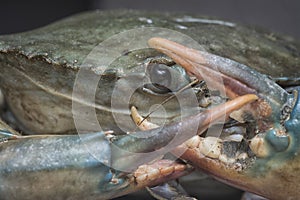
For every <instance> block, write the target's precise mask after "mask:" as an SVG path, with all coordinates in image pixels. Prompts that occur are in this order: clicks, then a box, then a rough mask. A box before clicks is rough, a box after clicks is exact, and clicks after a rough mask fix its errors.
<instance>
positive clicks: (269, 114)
mask: <svg viewBox="0 0 300 200" xmlns="http://www.w3.org/2000/svg"><path fill="white" fill-rule="evenodd" d="M154 26H161V27H164V28H168V29H175V30H176V31H180V32H182V33H185V34H187V35H189V36H190V37H192V38H193V39H194V40H196V41H197V42H198V43H200V44H201V46H202V47H203V49H201V51H199V50H194V49H191V48H187V47H184V46H182V45H180V44H178V43H174V42H172V41H169V40H166V39H162V38H152V39H150V38H149V39H150V40H149V42H148V43H149V45H150V47H152V48H153V49H139V50H132V51H131V50H130V49H128V46H126V44H125V43H124V44H122V43H118V40H115V42H116V43H115V45H117V47H118V49H119V50H121V52H122V54H120V56H119V58H118V59H116V60H115V61H114V62H113V63H112V64H111V66H110V67H108V66H105V69H102V68H101V66H96V65H93V64H94V63H93V62H94V60H93V59H95V58H94V57H93V58H92V59H90V60H89V61H92V63H91V64H90V65H85V64H86V63H85V60H84V59H85V58H86V56H88V54H89V52H90V51H92V49H93V48H94V47H95V46H96V45H97V44H99V43H101V42H103V41H104V39H106V38H107V37H109V36H111V35H113V34H116V33H119V32H122V31H125V30H128V29H133V28H141V27H142V28H144V27H150V28H151V27H154ZM139 30H140V29H139ZM157 34H158V35H161V34H159V33H157ZM153 36H155V35H153ZM153 36H152V37H153ZM131 40H132V39H131ZM121 41H122V40H121ZM184 41H185V40H182V41H181V42H182V44H185V43H184ZM144 43H145V44H146V43H147V41H144ZM111 48H113V46H111ZM204 50H206V51H208V52H211V53H213V54H211V53H205V52H204ZM166 55H167V56H166ZM217 55H218V56H217ZM107 56H108V57H109V56H110V54H107ZM221 56H222V57H221ZM225 57H226V58H225ZM298 57H299V46H298V45H297V43H296V42H293V41H292V40H291V39H290V38H284V37H281V36H277V35H274V34H270V33H268V32H265V31H259V30H256V29H255V28H254V29H251V28H247V27H243V26H240V25H237V24H235V23H231V22H224V21H221V20H216V19H205V20H204V19H203V18H200V17H199V16H186V15H177V14H166V15H164V14H157V13H141V12H137V11H120V12H118V13H115V12H98V11H97V12H91V13H85V14H81V15H77V16H74V17H71V18H68V19H65V20H62V21H61V22H57V23H54V24H52V25H49V26H46V27H44V28H40V29H38V30H35V31H30V32H26V33H21V34H15V35H8V36H2V37H1V38H0V66H1V70H2V73H1V74H0V87H1V91H2V93H3V96H4V98H5V106H4V108H3V110H2V112H1V118H2V120H1V124H0V125H1V129H2V130H1V132H0V134H1V135H2V136H3V137H2V138H1V141H0V160H1V164H0V168H1V171H0V197H1V199H34V198H39V199H49V198H50V197H51V198H55V199H66V198H71V199H76V198H77V199H82V198H85V199H107V198H114V197H117V196H122V195H124V194H128V193H131V192H133V191H136V190H139V189H141V188H143V187H146V186H149V187H151V186H155V185H158V184H160V183H164V182H166V181H168V180H173V179H177V178H179V177H180V176H183V175H185V174H187V173H189V172H190V171H191V170H192V169H193V168H194V167H196V168H197V169H201V170H204V171H205V172H207V173H209V174H212V175H213V176H214V177H215V178H217V179H218V180H220V181H223V182H225V183H227V184H230V185H233V186H234V187H238V188H241V189H242V190H245V191H249V192H253V193H256V194H258V195H261V196H264V197H266V198H271V199H282V198H291V199H293V198H294V199H296V198H297V197H298V196H299V194H298V191H297V189H296V188H297V183H298V179H299V178H298V177H299V176H298V174H299V173H298V172H297V165H298V164H297V163H298V157H297V154H298V146H299V144H298V140H299V139H298V137H297V129H299V126H300V125H299V123H298V120H299V109H300V108H299V103H298V88H297V86H298V85H299V72H298V71H297V70H295V69H296V67H297V66H299V60H298ZM97 59H100V58H96V59H95V60H97ZM241 63H243V64H241ZM183 68H184V69H185V70H183ZM81 69H87V70H85V72H86V74H85V75H86V76H87V77H89V78H90V79H93V77H94V76H96V77H98V78H99V79H96V80H98V82H97V88H96V89H95V93H94V94H95V96H94V98H95V101H94V102H92V101H89V100H86V99H85V98H84V97H85V95H86V94H89V93H88V92H89V85H88V86H86V85H84V84H82V85H81V84H79V89H80V90H79V91H80V92H81V93H80V94H79V96H74V93H73V90H74V87H73V86H74V85H76V76H77V74H78V73H79V71H80V70H81ZM77 77H78V76H77ZM215 77H221V79H222V80H223V83H224V84H223V83H222V84H221V83H220V82H218V81H217V80H216V78H215ZM203 78H204V80H205V81H204V82H203V81H201V80H203ZM77 83H78V82H77ZM137 83H138V84H140V83H143V84H140V85H138V87H137V86H136V85H137ZM124 86H125V87H124ZM207 87H208V88H210V89H212V90H214V91H222V90H224V89H225V90H224V91H225V92H224V93H222V94H220V93H210V92H207ZM116 88H117V89H116ZM128 88H131V90H132V91H133V93H132V94H131V96H130V98H129V99H128V101H126V102H125V105H122V102H123V101H122V100H123V99H122V98H120V97H124V96H126V95H127V94H128ZM77 89H78V88H77ZM131 90H129V91H131ZM178 95H179V96H181V95H182V96H181V97H182V98H181V100H183V102H185V103H186V102H189V101H190V100H191V99H192V98H190V97H195V98H193V100H196V101H195V102H196V104H197V106H196V107H193V106H191V105H195V104H184V105H185V106H186V108H187V110H186V112H185V113H184V114H185V115H184V116H181V114H182V113H181V111H182V108H180V106H181V104H180V103H181V102H180V101H179V102H178V100H176V98H174V96H177V97H178ZM186 95H187V96H186ZM114 97H117V98H116V99H115V101H116V102H114V103H115V104H112V101H111V100H112V99H113V98H114ZM126 100H127V99H126ZM74 104H75V105H76V104H77V105H79V106H82V107H84V106H85V107H87V108H92V109H94V110H96V111H95V116H96V119H97V120H98V121H99V123H100V124H101V129H100V130H99V127H98V126H95V125H94V124H93V123H90V121H89V119H90V118H89V115H88V114H89V112H80V110H79V112H78V111H77V112H74V110H72V106H74ZM154 104H160V105H163V106H164V108H165V110H166V114H164V115H162V112H160V111H162V110H163V109H159V108H158V107H157V108H155V109H154V111H153V112H150V113H149V111H148V110H149V109H150V108H151V106H152V105H154ZM119 105H121V107H118V106H119ZM132 106H134V107H136V108H137V110H138V112H139V113H142V115H143V116H144V117H142V119H141V121H140V122H141V123H138V125H139V126H140V125H144V124H145V123H147V124H146V125H145V127H146V128H145V129H147V130H145V129H144V130H142V131H137V128H136V124H135V123H134V122H133V120H132V119H131V116H130V115H131V113H133V115H134V113H135V114H136V113H137V111H134V109H131V108H133V107H132ZM130 109H131V110H130ZM147 113H148V114H147ZM136 115H137V114H136ZM74 116H77V117H78V116H80V117H81V118H79V119H80V120H81V122H82V121H83V122H84V123H83V124H84V125H85V126H84V127H80V128H78V127H77V126H76V120H75V121H74ZM116 116H117V118H116ZM149 116H150V118H151V122H150V123H148V122H147V120H148V119H147V118H148V117H149ZM220 119H223V121H224V122H225V128H224V129H223V130H222V135H221V137H220V138H216V137H211V136H206V137H203V135H205V134H207V129H208V128H209V127H211V126H212V127H213V126H218V125H219V123H220ZM149 124H150V126H149ZM154 127H155V128H154ZM148 129H149V130H148ZM231 130H233V132H234V134H232V132H230V131H231ZM229 132H230V133H229ZM78 133H79V134H78ZM201 134H202V136H201V137H200V136H198V135H201ZM226 134H227V135H226ZM225 135H226V136H225ZM174 138H176V140H174ZM170 144H171V145H170ZM99 152H100V153H99ZM152 152H154V153H153V154H152ZM168 152H172V153H173V154H175V155H176V156H178V157H179V160H175V161H170V160H167V159H166V158H162V156H163V155H166V154H167V153H168ZM145 153H146V155H147V156H145ZM274 182H280V183H278V184H274Z"/></svg>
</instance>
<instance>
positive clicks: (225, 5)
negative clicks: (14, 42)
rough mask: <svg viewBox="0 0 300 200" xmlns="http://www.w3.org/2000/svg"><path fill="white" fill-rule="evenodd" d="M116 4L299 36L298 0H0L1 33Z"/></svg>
mask: <svg viewBox="0 0 300 200" xmlns="http://www.w3.org/2000/svg"><path fill="white" fill-rule="evenodd" d="M116 8H131V9H143V10H159V11H162V12H164V11H178V12H190V13H198V14H201V15H212V16H217V17H220V18H222V19H227V20H233V21H235V22H242V23H246V24H256V25H259V26H262V27H266V28H268V29H271V30H273V31H276V32H279V33H285V34H288V35H292V36H294V37H296V38H298V39H300V1H299V0H288V1H284V0H248V1H245V0H183V1H182V0H151V1H150V0H147V1H146V0H145V1H142V0H64V1H63V0H50V1H42V0H2V1H1V3H0V34H7V33H14V32H21V31H26V30H30V29H33V28H37V27H40V26H43V25H46V24H48V23H50V22H53V21H55V20H58V19H61V18H63V17H66V16H68V15H71V14H74V13H78V12H81V11H86V10H93V9H101V10H107V9H116Z"/></svg>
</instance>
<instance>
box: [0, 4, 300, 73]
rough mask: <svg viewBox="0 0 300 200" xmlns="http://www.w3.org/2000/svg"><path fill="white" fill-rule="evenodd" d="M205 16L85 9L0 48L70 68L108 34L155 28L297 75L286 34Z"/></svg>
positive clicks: (297, 50) (1, 40)
mask: <svg viewBox="0 0 300 200" xmlns="http://www.w3.org/2000/svg"><path fill="white" fill-rule="evenodd" d="M207 19H208V18H207V17H203V16H198V15H190V14H188V15H187V14H176V13H149V12H140V11H122V10H117V11H106V12H101V11H95V12H88V13H83V14H78V15H75V16H72V17H69V18H67V19H64V20H61V21H59V22H56V23H53V24H51V25H49V26H46V27H43V28H40V29H37V30H34V31H29V32H26V33H21V34H15V35H10V36H2V37H0V52H1V53H3V54H20V55H24V56H26V57H28V59H38V58H39V59H44V60H45V63H46V62H49V63H53V64H57V65H64V66H63V67H65V66H69V67H71V68H76V67H78V66H79V64H80V63H81V62H82V61H83V59H84V58H85V57H86V55H87V54H88V53H89V52H90V51H91V50H92V49H93V47H95V46H96V45H97V44H99V43H101V42H102V41H103V40H105V39H107V38H109V37H110V36H112V35H114V34H116V33H120V32H122V31H125V30H129V29H133V28H138V27H148V26H155V27H164V28H168V29H173V30H176V31H179V32H182V33H184V34H187V35H189V36H190V37H192V38H193V39H194V40H196V41H198V42H199V44H201V45H202V46H203V47H204V48H205V49H206V50H207V51H209V52H211V53H214V54H217V55H220V56H224V57H228V58H231V59H234V60H236V61H238V62H241V63H243V64H246V65H248V66H250V67H253V68H255V69H256V70H258V71H260V72H262V73H265V74H269V75H270V76H274V77H299V76H300V72H299V70H297V68H299V67H300V61H299V57H300V45H299V43H296V42H294V41H293V39H292V38H290V37H282V36H279V35H278V34H275V33H271V32H268V31H265V30H263V29H259V28H256V27H246V26H241V25H239V24H235V23H230V22H224V21H221V20H215V19H210V20H207ZM35 57H36V58H35ZM28 62H29V61H28Z"/></svg>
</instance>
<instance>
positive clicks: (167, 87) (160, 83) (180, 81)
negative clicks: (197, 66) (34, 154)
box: [144, 63, 190, 94]
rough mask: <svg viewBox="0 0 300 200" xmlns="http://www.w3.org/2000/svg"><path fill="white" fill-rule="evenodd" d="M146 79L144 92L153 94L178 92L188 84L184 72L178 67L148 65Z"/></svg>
mask: <svg viewBox="0 0 300 200" xmlns="http://www.w3.org/2000/svg"><path fill="white" fill-rule="evenodd" d="M146 75H147V77H148V81H149V82H150V83H147V84H145V85H144V90H145V91H146V92H149V93H154V94H167V93H171V92H175V91H178V90H179V89H181V88H182V87H183V86H185V85H186V84H188V83H189V82H190V79H189V77H188V76H187V74H186V72H185V70H184V69H183V68H182V67H180V66H178V65H174V66H171V67H170V66H168V65H164V64H160V63H150V64H149V65H148V66H147V68H146Z"/></svg>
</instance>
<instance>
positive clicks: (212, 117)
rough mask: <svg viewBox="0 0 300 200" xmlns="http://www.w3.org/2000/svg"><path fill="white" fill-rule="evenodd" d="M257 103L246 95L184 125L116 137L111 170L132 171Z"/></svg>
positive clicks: (203, 113)
mask: <svg viewBox="0 0 300 200" xmlns="http://www.w3.org/2000/svg"><path fill="white" fill-rule="evenodd" d="M255 100H257V96H256V95H253V94H248V95H244V96H241V97H238V98H236V99H234V100H231V101H228V102H226V103H224V104H221V105H218V106H216V107H214V108H212V109H210V110H206V111H204V112H201V113H199V114H196V115H193V116H190V117H188V118H186V119H184V120H183V121H181V122H176V123H172V124H169V125H166V126H164V127H162V128H154V129H151V130H145V131H141V132H136V133H132V134H129V135H126V136H116V137H115V138H114V139H112V140H113V146H112V160H113V161H114V162H113V163H112V167H113V168H115V169H118V170H120V171H133V170H134V169H136V168H137V167H138V166H140V165H142V164H144V163H148V162H150V161H152V160H155V159H156V158H158V157H160V156H161V155H164V154H166V153H168V152H170V151H171V150H173V149H174V148H176V147H177V146H178V145H181V144H182V143H183V142H185V141H187V140H188V139H190V138H192V137H193V136H195V135H200V134H201V133H203V132H204V131H205V130H206V129H207V128H208V127H209V126H211V125H212V124H214V123H216V122H218V121H219V120H220V119H224V117H225V116H228V115H229V114H230V113H231V112H233V111H235V110H237V109H240V108H241V107H243V106H245V105H246V104H248V103H250V102H253V101H255ZM182 153H183V152H182Z"/></svg>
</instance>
